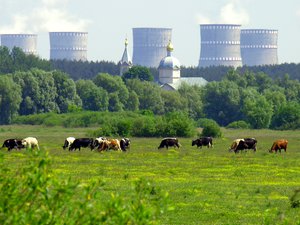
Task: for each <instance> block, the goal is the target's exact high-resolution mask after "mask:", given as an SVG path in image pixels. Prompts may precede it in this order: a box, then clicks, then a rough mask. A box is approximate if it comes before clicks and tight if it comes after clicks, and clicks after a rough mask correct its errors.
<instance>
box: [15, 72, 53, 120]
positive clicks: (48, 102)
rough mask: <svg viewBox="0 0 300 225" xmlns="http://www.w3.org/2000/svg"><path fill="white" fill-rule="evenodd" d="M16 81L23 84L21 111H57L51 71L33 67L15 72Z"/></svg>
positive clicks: (30, 112)
mask: <svg viewBox="0 0 300 225" xmlns="http://www.w3.org/2000/svg"><path fill="white" fill-rule="evenodd" d="M13 79H14V81H15V82H16V83H17V84H19V85H20V86H21V90H22V99H23V101H22V102H21V106H20V111H19V113H20V114H21V115H28V114H34V113H44V112H52V111H57V110H58V106H57V104H56V102H55V98H56V95H57V92H56V87H55V84H54V79H53V76H52V74H51V73H50V72H46V71H43V70H39V69H32V70H30V71H27V72H15V73H14V74H13Z"/></svg>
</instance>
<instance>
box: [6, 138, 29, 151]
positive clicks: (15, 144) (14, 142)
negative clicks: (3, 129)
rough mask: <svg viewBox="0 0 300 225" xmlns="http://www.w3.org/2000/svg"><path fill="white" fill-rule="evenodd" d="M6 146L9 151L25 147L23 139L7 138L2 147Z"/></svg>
mask: <svg viewBox="0 0 300 225" xmlns="http://www.w3.org/2000/svg"><path fill="white" fill-rule="evenodd" d="M4 147H6V148H7V150H8V151H10V150H12V149H21V148H24V146H23V145H22V140H21V139H7V140H5V141H4V142H3V145H2V148H4Z"/></svg>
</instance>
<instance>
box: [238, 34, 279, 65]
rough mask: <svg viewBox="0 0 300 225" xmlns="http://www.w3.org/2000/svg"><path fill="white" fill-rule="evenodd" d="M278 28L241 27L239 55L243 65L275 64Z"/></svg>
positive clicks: (276, 60) (276, 61) (276, 62)
mask: <svg viewBox="0 0 300 225" xmlns="http://www.w3.org/2000/svg"><path fill="white" fill-rule="evenodd" d="M277 39H278V30H269V29H242V30H241V56H242V61H243V65H247V66H259V65H275V64H278V56H277Z"/></svg>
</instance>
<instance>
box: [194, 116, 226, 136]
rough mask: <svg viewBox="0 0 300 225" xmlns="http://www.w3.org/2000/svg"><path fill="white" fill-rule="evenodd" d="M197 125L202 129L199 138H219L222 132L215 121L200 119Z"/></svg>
mask: <svg viewBox="0 0 300 225" xmlns="http://www.w3.org/2000/svg"><path fill="white" fill-rule="evenodd" d="M198 124H201V127H202V128H203V130H202V133H201V136H203V137H204V136H207V137H221V136H222V132H221V128H220V126H219V125H218V124H217V122H216V121H214V120H211V119H202V121H198Z"/></svg>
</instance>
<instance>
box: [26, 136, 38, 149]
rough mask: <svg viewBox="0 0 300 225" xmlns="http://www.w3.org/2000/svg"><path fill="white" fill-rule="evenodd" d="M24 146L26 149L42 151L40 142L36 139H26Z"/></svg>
mask: <svg viewBox="0 0 300 225" xmlns="http://www.w3.org/2000/svg"><path fill="white" fill-rule="evenodd" d="M22 145H23V146H24V147H25V148H37V149H38V150H39V149H40V148H39V142H38V140H37V139H36V138H35V137H27V138H24V139H23V140H22Z"/></svg>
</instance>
